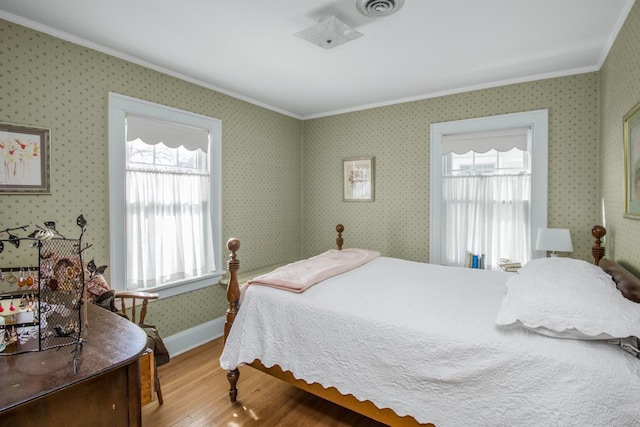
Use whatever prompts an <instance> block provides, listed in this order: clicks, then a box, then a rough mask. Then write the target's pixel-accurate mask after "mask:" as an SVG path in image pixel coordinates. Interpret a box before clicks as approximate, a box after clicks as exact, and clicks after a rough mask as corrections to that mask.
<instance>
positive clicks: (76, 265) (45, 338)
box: [0, 215, 106, 372]
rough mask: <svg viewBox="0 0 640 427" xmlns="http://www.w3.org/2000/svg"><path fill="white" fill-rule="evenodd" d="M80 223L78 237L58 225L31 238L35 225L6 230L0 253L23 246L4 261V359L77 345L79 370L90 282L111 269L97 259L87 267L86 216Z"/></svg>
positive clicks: (0, 317)
mask: <svg viewBox="0 0 640 427" xmlns="http://www.w3.org/2000/svg"><path fill="white" fill-rule="evenodd" d="M76 224H77V225H78V227H80V230H81V231H80V236H79V237H78V238H67V237H65V236H63V235H62V234H60V233H59V232H58V231H57V230H56V224H55V223H54V222H46V223H45V224H44V227H40V226H35V227H36V229H35V231H33V232H32V233H30V234H28V236H27V237H20V236H19V234H21V233H28V232H29V228H30V226H22V227H17V228H11V229H6V230H2V231H0V237H4V235H6V236H7V237H6V238H4V239H0V253H3V252H4V253H5V254H7V252H8V250H7V249H11V250H12V252H13V251H16V250H18V249H19V248H22V249H21V253H19V254H16V256H10V257H7V256H4V257H3V258H2V260H1V261H0V262H2V264H0V265H1V272H0V274H1V277H0V279H2V280H0V283H1V284H2V287H0V303H1V305H0V332H1V333H2V339H0V349H1V350H0V355H3V356H6V355H11V354H17V353H25V352H30V351H44V350H48V349H52V348H60V347H65V346H75V349H74V350H73V351H72V353H73V367H74V372H75V371H76V370H77V362H78V357H79V352H80V350H81V348H82V331H83V327H84V326H85V325H86V305H85V300H86V298H85V284H86V283H87V281H89V280H91V278H92V277H93V276H94V275H95V274H101V273H102V272H103V270H104V268H106V267H101V268H100V269H102V271H100V269H98V268H96V266H95V263H93V261H91V262H89V263H88V264H85V263H84V261H83V252H84V251H85V250H86V249H88V248H89V247H90V246H91V245H87V244H84V243H83V241H82V238H83V236H84V233H85V230H86V224H87V222H86V220H85V219H84V217H83V216H82V215H80V216H79V217H78V218H77V219H76ZM5 262H10V263H11V264H13V265H10V266H5V265H3V264H4V263H5ZM36 262H37V265H35V266H34V265H33V264H35V263H36ZM16 263H17V264H18V265H15V264H16ZM29 264H30V265H29Z"/></svg>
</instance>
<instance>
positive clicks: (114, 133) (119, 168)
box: [108, 92, 225, 298]
mask: <svg viewBox="0 0 640 427" xmlns="http://www.w3.org/2000/svg"><path fill="white" fill-rule="evenodd" d="M127 113H131V114H137V115H142V116H146V117H150V118H154V119H158V120H163V121H167V122H173V123H178V124H183V125H187V126H195V127H200V128H203V129H207V130H208V131H209V135H210V147H209V153H208V155H209V162H210V174H211V175H210V176H211V216H212V218H211V221H212V227H213V236H212V238H213V247H214V257H215V264H216V268H215V271H214V272H212V273H210V274H207V275H203V276H200V277H198V278H193V279H186V280H181V281H177V282H174V283H170V284H166V285H161V286H157V287H154V288H144V289H143V290H145V291H151V292H156V293H158V294H159V297H160V298H166V297H170V296H174V295H179V294H182V293H184V292H190V291H194V290H197V289H202V288H205V287H207V286H211V285H214V284H216V283H218V281H219V279H220V277H222V275H223V274H224V273H225V271H224V268H223V257H222V253H223V249H222V122H221V121H220V120H219V119H215V118H212V117H207V116H203V115H200V114H196V113H191V112H189V111H184V110H180V109H177V108H173V107H167V106H164V105H161V104H156V103H153V102H149V101H144V100H140V99H136V98H132V97H129V96H125V95H120V94H117V93H112V92H110V93H109V168H108V170H109V238H110V244H109V251H110V268H109V273H110V282H111V288H112V289H115V290H116V291H124V290H126V289H125V278H126V259H127V258H126V257H127V255H126V240H125V236H126V224H125V207H126V206H125V205H126V203H125V195H126V192H125V188H126V186H125V169H126V156H127V153H126V143H125V137H126V135H125V117H126V114H127Z"/></svg>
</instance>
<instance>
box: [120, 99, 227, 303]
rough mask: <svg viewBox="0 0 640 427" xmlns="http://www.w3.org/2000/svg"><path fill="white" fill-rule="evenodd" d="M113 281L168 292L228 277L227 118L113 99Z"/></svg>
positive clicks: (163, 292)
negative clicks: (224, 209) (224, 233)
mask: <svg viewBox="0 0 640 427" xmlns="http://www.w3.org/2000/svg"><path fill="white" fill-rule="evenodd" d="M109 161H110V164H109V183H110V186H109V188H110V190H109V201H110V227H111V230H110V236H111V282H112V286H113V287H114V288H116V289H127V290H135V289H145V290H153V291H154V292H159V293H160V294H161V296H171V295H176V294H178V293H182V292H186V291H190V290H195V289H199V288H202V287H204V286H208V285H210V284H212V283H215V282H216V281H217V277H219V276H220V275H221V274H222V259H221V255H220V251H221V248H222V243H221V224H220V217H221V215H220V204H221V203H220V199H221V131H220V122H219V120H216V119H212V118H209V117H205V116H200V115H197V114H193V113H189V112H186V111H181V110H176V109H172V108H169V107H165V106H162V105H158V104H153V103H149V102H145V101H141V100H137V99H133V98H128V97H124V96H122V95H117V94H110V96H109Z"/></svg>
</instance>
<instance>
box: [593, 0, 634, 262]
mask: <svg viewBox="0 0 640 427" xmlns="http://www.w3.org/2000/svg"><path fill="white" fill-rule="evenodd" d="M639 102H640V4H639V3H638V1H636V2H635V4H634V6H633V8H632V9H631V12H630V13H629V16H628V17H627V21H626V22H625V24H624V26H623V28H622V30H621V31H620V33H619V34H618V38H617V39H616V41H615V43H614V45H613V48H612V49H611V51H610V52H609V56H608V57H607V60H606V62H605V64H604V66H603V67H602V69H601V70H600V123H601V124H600V141H601V146H600V156H599V159H600V165H599V167H600V191H601V194H602V200H603V201H604V203H603V204H604V213H605V217H604V219H605V222H606V227H607V236H606V245H607V247H608V248H609V256H610V257H611V258H614V259H616V260H619V261H620V262H621V263H623V264H625V265H626V266H627V267H629V268H630V269H631V270H633V271H634V272H635V273H640V245H639V244H638V241H640V221H638V220H633V219H628V218H624V217H623V214H624V157H623V156H624V149H623V132H622V122H623V117H624V115H625V114H627V112H629V111H630V110H631V109H632V108H633V107H634V106H635V105H636V104H638V103H639Z"/></svg>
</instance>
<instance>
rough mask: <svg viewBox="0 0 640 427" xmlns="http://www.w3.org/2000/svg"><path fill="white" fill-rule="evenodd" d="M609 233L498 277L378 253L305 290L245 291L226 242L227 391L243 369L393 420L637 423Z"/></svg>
mask: <svg viewBox="0 0 640 427" xmlns="http://www.w3.org/2000/svg"><path fill="white" fill-rule="evenodd" d="M336 229H337V231H338V239H337V244H338V252H340V255H338V256H347V255H343V254H348V253H349V251H350V249H344V250H342V251H339V249H341V247H342V243H343V242H342V231H343V230H344V228H343V227H342V226H340V225H339V226H338V227H337V228H336ZM605 233H606V231H605V229H604V228H603V227H600V226H595V227H593V229H592V235H593V236H594V238H595V243H594V245H593V249H592V253H593V256H594V263H593V264H590V263H588V262H586V261H579V260H571V259H568V258H555V259H551V258H545V259H541V260H534V261H531V262H530V263H528V264H527V265H525V266H524V267H523V268H522V269H521V270H520V272H519V273H506V272H502V271H488V270H477V269H469V268H457V267H445V266H439V265H432V264H424V263H418V262H412V261H407V260H400V259H395V258H388V257H382V256H374V257H373V258H372V259H370V260H367V261H366V262H364V263H363V264H361V265H358V266H356V267H354V268H353V269H350V270H348V271H345V272H342V273H341V274H337V275H334V276H332V277H328V278H323V280H321V281H320V282H319V283H316V284H313V285H310V286H308V287H307V286H305V287H304V289H303V291H300V289H298V290H297V291H296V292H290V291H289V290H283V289H280V288H277V287H273V286H260V285H259V284H257V283H256V284H252V285H251V286H247V287H245V288H244V289H243V291H242V293H241V289H240V287H239V285H238V280H237V272H238V269H239V261H238V258H237V251H238V250H239V248H240V242H239V241H238V240H237V239H230V240H229V242H228V248H229V250H230V251H231V255H230V260H229V262H228V270H229V274H230V280H229V284H228V289H227V297H228V300H229V309H228V310H227V319H226V324H225V348H224V350H223V353H222V355H221V357H220V365H221V366H222V368H223V369H225V370H227V372H228V373H227V378H228V380H229V383H230V390H229V395H230V399H231V401H235V400H236V398H237V395H238V390H237V383H238V379H239V370H238V366H241V365H250V366H252V367H254V368H257V369H259V370H261V371H263V372H266V373H269V374H271V375H273V376H275V377H277V378H280V379H283V380H285V381H287V382H289V383H291V384H294V385H296V386H298V387H300V388H302V389H304V390H307V391H309V392H311V393H314V394H316V395H318V396H320V397H323V398H325V399H327V400H330V401H332V402H334V403H337V404H339V405H342V406H344V407H347V408H349V409H352V410H354V411H356V412H358V413H361V414H363V415H366V416H368V417H370V418H372V419H375V420H378V421H380V422H383V423H385V424H388V425H393V426H404V425H436V426H449V425H451V426H458V425H533V424H536V425H638V424H640V405H638V404H637V396H638V395H640V360H638V358H637V355H638V351H637V348H638V341H637V339H636V338H635V337H637V336H640V304H638V302H640V280H638V279H637V278H636V277H635V276H633V275H632V274H631V273H629V272H628V271H627V270H625V269H624V268H623V267H622V266H620V265H618V264H617V263H615V262H613V261H611V260H608V259H604V247H602V245H601V239H602V237H603V236H604V235H605ZM331 256H333V257H335V256H336V255H335V254H334V252H332V255H331ZM349 256H351V255H349ZM313 258H315V257H313ZM293 264H297V263H293ZM598 265H600V266H598ZM305 266H306V264H302V265H300V266H299V268H302V269H304V267H305ZM283 268H286V267H283ZM278 270H280V269H278ZM278 270H276V271H278ZM274 273H275V272H274ZM261 277H262V276H261ZM257 279H258V283H259V282H260V278H257ZM264 280H265V283H267V282H269V280H267V279H266V278H265V279H264Z"/></svg>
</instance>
